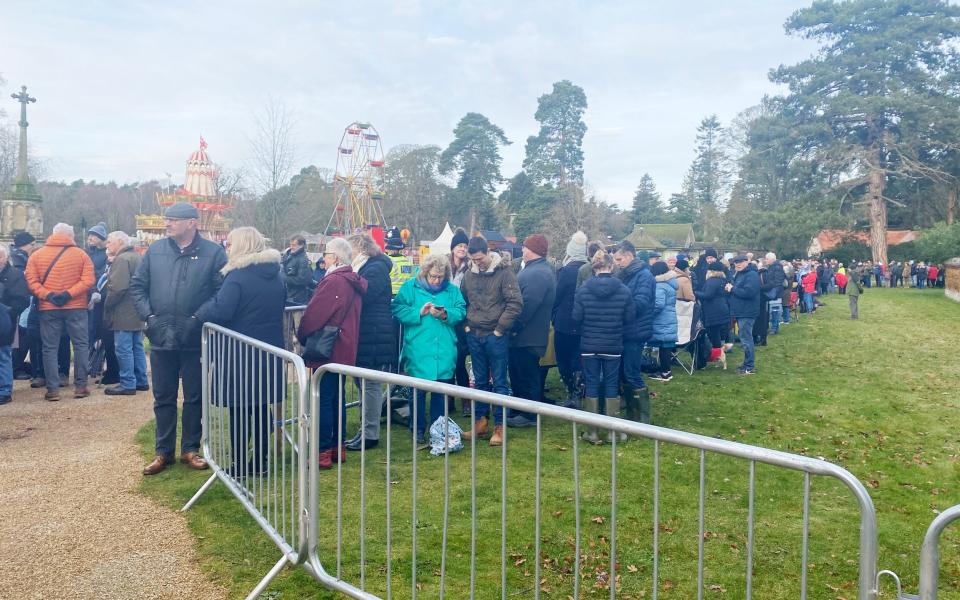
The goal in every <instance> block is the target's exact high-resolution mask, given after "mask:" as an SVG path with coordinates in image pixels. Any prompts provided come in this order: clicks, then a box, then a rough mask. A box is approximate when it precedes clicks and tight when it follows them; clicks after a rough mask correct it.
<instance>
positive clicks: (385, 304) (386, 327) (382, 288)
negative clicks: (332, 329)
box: [357, 254, 398, 369]
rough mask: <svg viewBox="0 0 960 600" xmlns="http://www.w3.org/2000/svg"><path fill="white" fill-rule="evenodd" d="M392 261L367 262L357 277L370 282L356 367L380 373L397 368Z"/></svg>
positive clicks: (380, 257) (374, 259)
mask: <svg viewBox="0 0 960 600" xmlns="http://www.w3.org/2000/svg"><path fill="white" fill-rule="evenodd" d="M391 268H393V262H392V261H391V260H390V258H389V257H387V256H385V255H383V254H378V255H376V256H374V257H372V258H370V259H368V260H367V262H366V263H364V265H363V266H362V267H360V270H359V271H357V274H358V275H359V276H360V277H362V278H363V279H365V280H366V281H367V293H366V294H364V295H363V303H362V305H361V309H360V336H359V341H358V346H357V366H358V367H366V368H368V369H379V368H381V367H382V366H384V365H390V366H393V365H395V364H397V345H398V337H397V334H398V329H397V324H396V321H395V320H394V319H393V313H391V312H390V297H391V294H392V290H393V287H392V284H391V283H390V269H391Z"/></svg>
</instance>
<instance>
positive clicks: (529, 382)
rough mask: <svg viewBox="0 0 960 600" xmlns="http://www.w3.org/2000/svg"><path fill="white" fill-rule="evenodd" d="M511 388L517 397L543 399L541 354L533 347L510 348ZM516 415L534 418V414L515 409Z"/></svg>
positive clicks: (540, 400) (514, 413) (539, 400)
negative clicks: (541, 392)
mask: <svg viewBox="0 0 960 600" xmlns="http://www.w3.org/2000/svg"><path fill="white" fill-rule="evenodd" d="M508 367H509V370H510V388H511V389H512V390H513V395H514V396H515V397H517V398H526V399H527V400H536V401H537V402H542V401H543V396H542V395H541V394H540V356H538V355H537V353H536V352H534V351H533V349H532V348H510V354H509V363H508ZM512 414H513V415H514V416H515V415H523V416H525V417H528V418H533V415H531V414H529V413H525V412H521V411H513V413H512Z"/></svg>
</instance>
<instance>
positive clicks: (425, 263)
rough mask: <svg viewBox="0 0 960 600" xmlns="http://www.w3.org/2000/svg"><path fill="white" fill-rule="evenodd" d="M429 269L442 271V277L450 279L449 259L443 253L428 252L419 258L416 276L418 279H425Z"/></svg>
mask: <svg viewBox="0 0 960 600" xmlns="http://www.w3.org/2000/svg"><path fill="white" fill-rule="evenodd" d="M430 271H443V279H444V280H448V279H450V272H451V269H450V261H449V260H448V259H447V257H446V255H444V254H428V255H426V256H424V257H423V258H422V259H421V260H420V273H418V275H417V277H419V278H420V281H423V282H425V281H427V274H428V273H430Z"/></svg>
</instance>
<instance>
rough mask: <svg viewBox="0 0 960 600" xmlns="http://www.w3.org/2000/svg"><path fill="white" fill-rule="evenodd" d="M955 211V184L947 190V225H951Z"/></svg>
mask: <svg viewBox="0 0 960 600" xmlns="http://www.w3.org/2000/svg"><path fill="white" fill-rule="evenodd" d="M956 212H957V186H956V185H952V186H950V189H949V190H948V191H947V225H953V218H954V216H955V215H956Z"/></svg>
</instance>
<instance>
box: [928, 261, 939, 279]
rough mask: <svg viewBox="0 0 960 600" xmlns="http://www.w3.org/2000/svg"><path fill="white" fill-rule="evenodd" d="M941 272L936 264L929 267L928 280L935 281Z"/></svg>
mask: <svg viewBox="0 0 960 600" xmlns="http://www.w3.org/2000/svg"><path fill="white" fill-rule="evenodd" d="M939 274H940V270H939V269H937V268H936V267H934V266H932V265H931V266H929V267H927V280H928V281H934V280H935V279H936V278H937V275H939Z"/></svg>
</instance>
